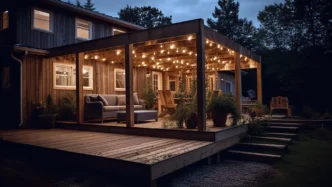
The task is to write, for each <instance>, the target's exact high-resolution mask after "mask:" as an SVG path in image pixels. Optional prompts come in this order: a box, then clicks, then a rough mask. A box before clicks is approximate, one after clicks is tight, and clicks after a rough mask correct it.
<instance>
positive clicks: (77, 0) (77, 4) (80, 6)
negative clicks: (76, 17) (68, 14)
mask: <svg viewBox="0 0 332 187" xmlns="http://www.w3.org/2000/svg"><path fill="white" fill-rule="evenodd" d="M76 6H77V7H79V8H83V7H82V5H81V3H80V1H79V0H76Z"/></svg>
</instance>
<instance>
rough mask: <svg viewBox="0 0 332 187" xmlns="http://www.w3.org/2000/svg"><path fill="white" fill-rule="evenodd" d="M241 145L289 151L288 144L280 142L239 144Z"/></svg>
mask: <svg viewBox="0 0 332 187" xmlns="http://www.w3.org/2000/svg"><path fill="white" fill-rule="evenodd" d="M237 145H239V146H241V147H245V146H249V147H254V148H258V149H268V150H270V149H272V150H281V151H287V145H278V144H266V143H239V144H237Z"/></svg>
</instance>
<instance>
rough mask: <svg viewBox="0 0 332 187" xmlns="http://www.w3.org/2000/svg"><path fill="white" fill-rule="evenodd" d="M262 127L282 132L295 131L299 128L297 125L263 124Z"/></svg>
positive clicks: (266, 129)
mask: <svg viewBox="0 0 332 187" xmlns="http://www.w3.org/2000/svg"><path fill="white" fill-rule="evenodd" d="M262 128H263V129H264V130H265V131H268V132H270V131H273V132H282V133H288V132H297V131H298V130H299V127H283V126H263V127H262Z"/></svg>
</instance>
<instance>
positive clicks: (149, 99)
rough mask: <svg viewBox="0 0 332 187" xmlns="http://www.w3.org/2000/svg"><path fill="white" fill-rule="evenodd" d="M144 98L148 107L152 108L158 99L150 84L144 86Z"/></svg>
mask: <svg viewBox="0 0 332 187" xmlns="http://www.w3.org/2000/svg"><path fill="white" fill-rule="evenodd" d="M143 99H144V101H145V108H146V109H152V108H153V106H154V104H155V103H156V101H157V97H156V93H155V92H154V91H153V89H152V86H151V85H150V84H149V85H147V86H146V87H145V88H144V92H143Z"/></svg>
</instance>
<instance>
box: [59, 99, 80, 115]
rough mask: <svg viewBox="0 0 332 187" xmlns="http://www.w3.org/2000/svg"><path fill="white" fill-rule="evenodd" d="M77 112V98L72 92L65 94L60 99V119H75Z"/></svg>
mask: <svg viewBox="0 0 332 187" xmlns="http://www.w3.org/2000/svg"><path fill="white" fill-rule="evenodd" d="M75 114H76V98H75V97H74V95H72V94H67V95H66V96H63V97H62V98H61V100H60V107H59V119H60V120H73V118H74V116H75Z"/></svg>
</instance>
